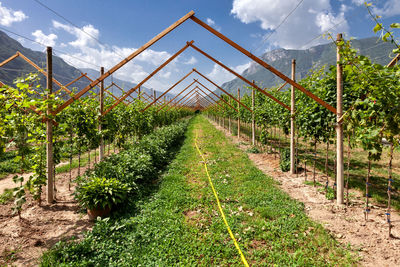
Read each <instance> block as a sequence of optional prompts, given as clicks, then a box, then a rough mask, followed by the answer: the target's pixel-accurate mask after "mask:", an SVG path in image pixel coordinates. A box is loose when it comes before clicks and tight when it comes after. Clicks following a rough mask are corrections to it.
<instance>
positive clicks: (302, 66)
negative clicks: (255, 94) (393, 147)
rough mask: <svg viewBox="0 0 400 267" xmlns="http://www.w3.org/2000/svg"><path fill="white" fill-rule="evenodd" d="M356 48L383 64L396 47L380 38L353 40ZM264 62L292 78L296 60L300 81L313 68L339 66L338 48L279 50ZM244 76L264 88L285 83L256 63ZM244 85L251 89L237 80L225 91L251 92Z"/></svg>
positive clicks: (268, 53)
mask: <svg viewBox="0 0 400 267" xmlns="http://www.w3.org/2000/svg"><path fill="white" fill-rule="evenodd" d="M352 45H353V47H354V48H356V49H357V50H359V52H360V53H361V54H362V55H365V56H368V57H370V58H371V59H372V60H373V62H375V63H379V64H382V65H386V64H388V63H389V62H390V58H389V55H390V54H391V52H392V49H393V48H394V47H393V45H392V44H390V43H385V42H382V41H379V40H377V38H376V37H371V38H365V39H360V40H353V41H352ZM261 59H263V60H264V61H265V62H267V63H268V64H270V65H271V66H272V67H274V68H276V69H277V70H279V71H280V72H282V73H283V74H285V75H286V76H288V77H291V62H292V59H296V79H297V80H299V79H301V78H304V77H305V76H306V75H307V73H308V72H309V71H310V69H312V68H313V67H319V66H324V65H333V64H336V46H335V45H334V44H332V43H330V44H324V45H318V46H314V47H311V48H309V49H306V50H287V49H276V50H272V51H270V52H267V53H265V54H263V55H262V56H261ZM242 76H244V77H245V78H247V79H248V80H250V81H252V80H254V81H256V83H257V84H258V85H259V86H262V87H272V86H277V85H279V84H283V81H282V79H280V78H278V77H277V76H275V75H274V74H273V73H271V72H269V71H268V70H266V69H265V68H263V67H261V66H260V65H259V64H257V63H255V62H252V63H251V64H250V67H249V68H247V69H246V70H244V71H243V73H242ZM244 85H245V86H247V84H245V83H244V82H243V81H242V80H240V79H239V78H235V79H233V80H231V81H229V82H226V83H224V84H223V85H222V88H224V89H226V90H228V91H230V92H232V93H235V94H236V93H237V89H238V88H240V89H241V92H243V93H246V92H247V93H248V92H249V90H247V89H245V88H243V86H244Z"/></svg>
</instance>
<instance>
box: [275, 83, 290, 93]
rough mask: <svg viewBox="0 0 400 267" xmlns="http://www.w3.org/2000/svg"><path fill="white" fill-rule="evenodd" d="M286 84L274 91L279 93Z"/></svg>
mask: <svg viewBox="0 0 400 267" xmlns="http://www.w3.org/2000/svg"><path fill="white" fill-rule="evenodd" d="M286 84H288V82H285V83H284V84H282V85H281V86H280V87H279V88H278V89H276V91H277V92H279V91H280V90H282V88H283V87H285V85H286Z"/></svg>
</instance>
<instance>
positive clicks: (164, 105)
mask: <svg viewBox="0 0 400 267" xmlns="http://www.w3.org/2000/svg"><path fill="white" fill-rule="evenodd" d="M194 83H195V82H194V81H193V82H192V83H191V84H189V85H188V86H186V87H185V89H183V90H182V91H180V92H179V94H177V95H176V96H175V97H174V98H172V99H171V100H169V101H168V102H167V103H165V104H163V105H162V106H161V107H160V108H159V109H158V110H157V112H159V111H160V110H162V109H163V108H164V107H166V106H168V104H169V103H171V102H172V101H174V100H175V99H176V98H177V97H178V96H180V95H181V94H182V93H183V92H184V91H186V89H188V88H189V87H190V86H192V85H193V84H194Z"/></svg>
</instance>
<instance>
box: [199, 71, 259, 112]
mask: <svg viewBox="0 0 400 267" xmlns="http://www.w3.org/2000/svg"><path fill="white" fill-rule="evenodd" d="M193 70H194V71H195V72H196V73H197V74H199V75H200V76H201V77H203V78H204V79H206V80H207V81H209V82H210V83H212V84H213V85H214V86H215V87H217V88H218V89H219V90H221V91H222V92H224V93H225V94H226V95H227V96H229V97H230V98H232V99H233V100H235V101H236V102H237V103H238V104H239V105H241V106H242V107H244V108H245V109H247V110H248V111H250V112H251V109H250V108H249V107H248V106H246V105H245V104H243V103H242V102H240V101H239V100H237V98H236V97H234V96H232V95H231V94H230V93H228V92H227V91H225V90H224V89H222V88H221V87H220V86H219V85H218V84H216V83H215V82H213V81H212V80H210V79H209V78H208V77H207V76H205V75H203V74H202V73H201V72H199V71H198V70H197V69H193Z"/></svg>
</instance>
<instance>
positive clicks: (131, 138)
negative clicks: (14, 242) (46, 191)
mask: <svg viewBox="0 0 400 267" xmlns="http://www.w3.org/2000/svg"><path fill="white" fill-rule="evenodd" d="M60 93H61V90H60V91H58V92H56V94H53V95H51V97H49V98H47V97H46V96H47V91H46V89H44V88H43V87H42V86H41V85H40V83H39V78H38V75H37V74H30V75H27V76H25V77H23V78H19V79H17V80H16V82H15V85H14V86H3V87H1V88H0V154H1V153H4V152H5V151H6V150H7V149H15V150H16V157H15V159H14V161H15V162H16V163H17V164H18V165H19V173H18V175H15V177H14V182H15V183H16V184H17V185H18V186H17V187H16V188H15V189H14V197H15V201H14V203H15V205H14V211H15V213H18V215H19V216H20V214H21V209H22V206H23V204H24V203H25V202H26V192H30V194H31V195H32V197H33V198H34V199H35V200H36V201H37V202H38V204H39V205H40V203H41V198H42V191H43V188H44V186H45V185H46V183H47V176H46V124H45V121H44V119H43V114H46V111H47V109H48V107H50V108H51V109H54V108H55V107H56V106H58V105H60V104H61V103H62V102H63V99H62V97H61V94H60ZM113 101H114V100H113V99H111V98H105V100H104V106H105V108H108V107H109V106H111V105H112V104H113ZM145 106H146V104H145V103H144V102H142V101H139V100H135V101H134V102H133V103H132V104H130V105H119V106H117V107H116V108H115V109H113V110H112V111H111V112H108V113H107V114H106V115H105V116H100V113H99V100H98V98H97V97H96V95H95V94H94V93H91V94H90V95H88V96H86V97H83V98H80V99H79V100H76V101H75V102H74V103H73V104H71V105H70V106H68V107H67V108H66V109H65V110H63V112H61V113H59V114H58V115H57V116H54V117H50V119H52V120H53V121H54V124H55V127H54V128H53V131H54V143H53V145H54V163H55V165H56V164H58V163H60V162H61V160H65V159H69V164H70V169H71V168H72V167H71V164H72V157H73V155H77V156H78V160H79V164H78V168H79V167H80V165H81V164H80V158H81V155H82V153H84V152H86V151H88V157H89V158H88V160H89V166H90V151H91V150H94V151H95V157H94V159H93V161H95V162H96V163H97V157H96V149H97V148H98V147H99V145H100V140H101V138H103V140H104V142H105V144H106V146H107V147H108V151H107V149H106V153H108V154H110V147H111V146H113V147H114V152H115V150H116V149H118V150H119V151H121V150H124V149H126V148H127V147H128V146H130V145H131V144H132V143H135V142H137V141H138V140H140V139H141V138H142V137H143V136H145V135H147V134H149V133H151V132H152V131H153V130H154V129H156V128H158V127H162V126H164V125H169V124H171V123H173V122H175V121H177V120H178V119H180V118H182V117H185V116H187V115H189V114H190V112H189V111H187V110H185V109H181V110H177V109H173V110H170V111H168V112H167V111H164V110H161V111H160V112H157V108H156V107H152V108H149V109H147V110H146V112H141V110H142V109H143V108H144V107H145ZM100 123H101V124H102V127H101V129H102V130H101V131H100V130H99V124H100ZM25 173H32V175H30V176H29V177H28V178H27V177H26V176H24V174H25ZM80 175H81V173H80V168H79V169H78V176H80ZM24 177H25V178H24ZM72 178H75V177H72V175H71V172H70V183H71V180H72ZM24 179H25V180H26V181H24Z"/></svg>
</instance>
